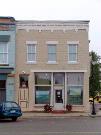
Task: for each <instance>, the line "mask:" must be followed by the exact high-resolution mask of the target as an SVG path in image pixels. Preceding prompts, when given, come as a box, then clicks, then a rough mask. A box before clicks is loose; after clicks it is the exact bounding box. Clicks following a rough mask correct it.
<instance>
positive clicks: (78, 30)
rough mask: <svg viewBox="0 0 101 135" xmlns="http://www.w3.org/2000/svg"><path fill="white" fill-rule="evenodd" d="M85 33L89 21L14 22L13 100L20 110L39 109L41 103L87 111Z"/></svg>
mask: <svg viewBox="0 0 101 135" xmlns="http://www.w3.org/2000/svg"><path fill="white" fill-rule="evenodd" d="M88 31H89V21H17V22H16V75H15V77H16V81H15V84H16V100H17V101H18V102H19V104H20V105H21V107H22V110H25V111H36V110H43V106H44V105H45V104H50V105H51V106H53V109H54V110H65V109H66V105H67V104H72V106H73V111H85V112H87V111H88V110H89V103H88V102H89V37H88ZM13 47H14V46H13ZM13 54H14V53H13ZM11 58H12V57H11Z"/></svg>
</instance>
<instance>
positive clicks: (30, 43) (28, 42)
mask: <svg viewBox="0 0 101 135" xmlns="http://www.w3.org/2000/svg"><path fill="white" fill-rule="evenodd" d="M26 45H27V63H28V64H35V63H36V45H37V41H26ZM28 45H33V46H35V52H34V53H33V54H34V55H35V60H33V61H29V60H28V54H29V53H28Z"/></svg>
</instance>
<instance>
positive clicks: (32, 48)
mask: <svg viewBox="0 0 101 135" xmlns="http://www.w3.org/2000/svg"><path fill="white" fill-rule="evenodd" d="M27 62H36V45H35V44H27Z"/></svg>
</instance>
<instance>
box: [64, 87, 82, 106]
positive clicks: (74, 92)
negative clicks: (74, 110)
mask: <svg viewBox="0 0 101 135" xmlns="http://www.w3.org/2000/svg"><path fill="white" fill-rule="evenodd" d="M82 94H83V91H82V87H81V86H69V87H68V91H67V95H68V98H67V103H68V104H75V105H81V104H82V102H83V100H82V99H83V95H82Z"/></svg>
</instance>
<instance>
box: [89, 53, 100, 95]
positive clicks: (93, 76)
mask: <svg viewBox="0 0 101 135" xmlns="http://www.w3.org/2000/svg"><path fill="white" fill-rule="evenodd" d="M90 56H91V62H90V78H89V94H90V96H91V97H93V98H94V97H95V96H96V94H97V93H98V92H99V91H100V56H98V55H97V54H96V53H95V52H93V51H92V52H91V53H90Z"/></svg>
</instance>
